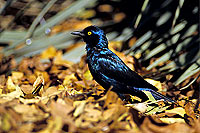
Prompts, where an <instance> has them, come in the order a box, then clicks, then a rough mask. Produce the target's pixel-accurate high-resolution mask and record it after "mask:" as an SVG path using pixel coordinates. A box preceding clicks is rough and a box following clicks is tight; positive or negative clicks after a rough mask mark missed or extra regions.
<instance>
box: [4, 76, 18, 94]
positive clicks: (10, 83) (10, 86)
mask: <svg viewBox="0 0 200 133" xmlns="http://www.w3.org/2000/svg"><path fill="white" fill-rule="evenodd" d="M6 87H7V90H8V91H9V92H12V91H15V90H16V86H15V84H14V83H13V81H12V78H11V76H8V80H7V83H6Z"/></svg>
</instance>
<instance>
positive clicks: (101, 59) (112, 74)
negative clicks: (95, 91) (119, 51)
mask: <svg viewBox="0 0 200 133" xmlns="http://www.w3.org/2000/svg"><path fill="white" fill-rule="evenodd" d="M71 34H73V35H78V36H80V37H82V38H83V40H84V41H85V43H86V51H87V63H88V67H89V70H90V72H91V74H92V76H93V78H94V80H96V81H97V82H98V83H99V84H100V85H101V86H103V87H104V88H105V89H106V90H108V89H109V88H111V87H112V91H114V92H116V93H117V94H118V95H119V96H120V97H121V98H122V97H123V94H131V95H136V96H138V97H140V98H143V96H144V95H145V94H144V91H148V92H150V93H151V94H152V96H153V97H154V98H155V99H156V100H160V99H163V100H164V101H169V102H175V101H173V100H172V99H171V98H168V97H166V96H164V95H162V94H160V93H158V92H156V90H157V88H156V87H155V86H153V85H151V84H150V83H148V82H147V81H145V80H144V79H143V78H142V77H141V76H139V75H138V74H137V73H136V72H134V71H132V70H131V69H130V68H129V67H128V66H127V65H126V64H125V63H124V62H123V61H122V60H121V59H120V58H119V57H118V56H117V55H116V54H115V53H113V52H112V51H111V50H110V49H108V40H107V38H106V35H105V33H104V32H103V30H101V29H100V28H98V27H97V26H89V27H86V28H85V29H84V30H82V31H74V32H72V33H71ZM141 96H142V97H141ZM145 96H146V95H145Z"/></svg>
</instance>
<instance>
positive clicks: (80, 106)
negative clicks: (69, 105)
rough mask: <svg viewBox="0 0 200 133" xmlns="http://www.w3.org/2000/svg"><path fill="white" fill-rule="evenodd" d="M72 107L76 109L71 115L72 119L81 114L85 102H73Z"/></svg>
mask: <svg viewBox="0 0 200 133" xmlns="http://www.w3.org/2000/svg"><path fill="white" fill-rule="evenodd" d="M73 105H74V106H75V107H76V109H75V111H74V113H73V115H74V117H77V116H79V115H80V114H81V113H83V111H84V108H85V105H86V101H75V102H74V104H73Z"/></svg>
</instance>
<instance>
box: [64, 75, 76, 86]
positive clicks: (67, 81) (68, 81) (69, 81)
mask: <svg viewBox="0 0 200 133" xmlns="http://www.w3.org/2000/svg"><path fill="white" fill-rule="evenodd" d="M72 80H76V76H75V75H74V73H72V74H71V75H67V76H66V77H65V79H64V81H63V85H69V84H70V83H71V82H72Z"/></svg>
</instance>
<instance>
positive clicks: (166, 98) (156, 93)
mask: <svg viewBox="0 0 200 133" xmlns="http://www.w3.org/2000/svg"><path fill="white" fill-rule="evenodd" d="M139 90H141V91H148V92H150V93H151V94H152V96H153V97H154V98H155V99H156V100H161V99H163V100H164V101H168V102H172V103H175V101H174V100H172V99H171V98H169V97H167V96H164V95H162V94H161V93H159V92H156V91H154V90H152V89H147V88H139Z"/></svg>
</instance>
